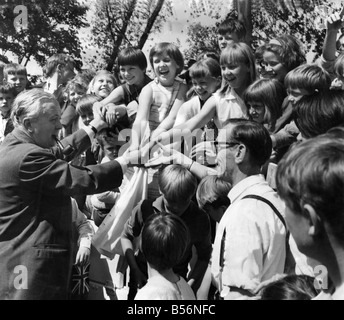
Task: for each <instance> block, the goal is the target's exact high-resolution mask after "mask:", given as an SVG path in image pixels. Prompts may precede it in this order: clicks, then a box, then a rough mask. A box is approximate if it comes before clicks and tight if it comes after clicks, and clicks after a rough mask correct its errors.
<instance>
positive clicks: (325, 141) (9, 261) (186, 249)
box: [0, 13, 344, 300]
mask: <svg viewBox="0 0 344 320" xmlns="http://www.w3.org/2000/svg"><path fill="white" fill-rule="evenodd" d="M343 26H344V19H343V17H342V14H341V13H335V14H333V15H331V16H330V17H328V20H327V32H326V38H325V39H324V45H323V54H322V56H321V58H320V60H319V61H317V62H316V63H313V64H309V63H307V60H306V52H305V51H304V50H303V44H302V43H301V42H300V41H299V40H298V39H296V38H295V37H294V36H292V35H282V36H278V37H273V38H271V39H269V40H268V41H267V42H266V43H263V44H261V46H259V47H258V48H256V49H255V50H253V49H252V48H251V46H249V45H248V44H247V43H245V38H246V29H245V26H244V24H243V23H242V22H240V21H239V20H237V19H235V18H228V19H226V20H225V21H223V22H222V23H221V24H220V26H219V28H218V44H219V52H220V53H218V52H216V51H214V52H208V51H207V52H203V53H202V54H200V55H199V56H198V57H195V59H193V60H192V63H189V64H188V68H187V70H184V69H185V68H184V67H185V65H186V63H185V61H184V57H183V54H182V52H181V51H180V49H179V48H178V47H177V46H176V45H175V44H172V43H168V42H162V43H157V44H156V45H155V46H153V48H152V49H151V51H150V53H149V57H146V56H145V54H144V53H143V52H142V51H141V50H140V49H138V48H134V47H127V48H125V49H123V50H121V51H120V53H119V55H118V59H117V69H118V73H112V72H110V71H107V70H89V69H87V70H80V71H79V72H77V73H76V72H75V68H74V61H73V59H72V58H71V57H69V56H68V55H66V54H56V55H53V56H52V57H51V58H49V59H48V60H47V62H46V64H45V66H44V68H43V72H44V76H45V79H46V81H45V82H44V83H43V84H41V85H40V86H36V87H32V86H30V85H29V83H28V79H27V71H26V68H25V67H23V66H21V65H19V64H16V63H9V64H7V65H5V66H4V70H3V72H4V79H3V84H2V85H0V103H1V104H0V112H1V121H0V299H20V300H23V299H29V300H30V299H32V300H33V299H37V300H41V299H81V296H82V299H87V292H88V290H89V288H88V286H87V285H85V286H86V292H85V291H83V292H82V293H83V294H82V295H80V288H79V287H76V286H75V283H74V282H73V281H74V277H73V275H74V274H76V273H79V274H80V273H81V271H80V269H82V270H83V272H86V271H87V270H89V269H90V268H92V267H93V266H92V263H93V264H96V263H97V260H92V259H90V257H91V255H92V250H96V248H95V247H94V246H92V241H93V238H94V235H95V234H96V232H97V228H98V227H100V226H101V225H102V223H103V222H104V221H106V219H107V217H108V216H109V214H110V212H113V209H114V208H115V205H116V203H117V201H118V199H119V198H121V194H122V192H123V190H124V188H125V186H128V184H130V179H131V178H132V177H133V173H132V172H133V170H134V169H135V167H138V168H144V170H146V172H147V175H148V179H147V190H148V192H147V196H146V197H144V198H142V199H140V201H139V202H138V203H137V204H135V206H134V209H133V210H132V212H130V217H129V218H128V220H127V222H126V223H125V226H124V228H123V231H122V234H121V236H120V244H121V248H122V251H123V256H122V258H124V260H125V262H126V264H127V268H129V269H128V270H129V272H128V274H127V275H128V279H126V281H127V286H128V288H129V293H128V296H127V299H128V300H135V299H136V300H154V299H162V300H196V299H197V300H216V299H217V300H237V299H240V300H242V299H247V300H250V299H254V300H273V299H275V300H321V299H324V300H341V299H344V282H343V280H342V279H343V273H344V271H343V270H344V269H341V267H344V266H343V265H342V264H343V261H344V259H343V257H344V245H343V240H342V238H343V232H342V231H343V229H342V228H344V203H343V201H344V200H343V199H344V197H343V193H344V91H343V90H344V84H343V83H344V82H342V81H344V78H343V77H344V75H343V70H344V52H343V53H342V52H338V51H337V46H336V42H337V39H338V37H339V36H340V30H341V28H342V27H343ZM147 61H149V63H150V66H151V68H152V70H153V72H154V77H155V78H154V79H151V78H150V77H149V76H148V75H147V72H146V71H147V68H148V62H147ZM129 200H130V199H128V201H129ZM114 214H116V212H115V213H114ZM342 224H343V225H342ZM90 260H91V262H90ZM122 261H123V260H122ZM18 266H21V267H24V268H25V270H26V273H25V275H22V274H20V273H18ZM320 269H321V270H326V272H323V273H321V274H320V275H319V272H318V271H319V270H320ZM18 277H20V281H18ZM85 293H86V294H85Z"/></svg>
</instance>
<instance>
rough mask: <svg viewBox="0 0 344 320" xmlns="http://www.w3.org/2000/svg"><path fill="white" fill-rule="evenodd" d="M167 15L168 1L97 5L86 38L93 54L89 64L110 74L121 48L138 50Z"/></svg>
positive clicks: (118, 0)
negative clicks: (89, 31)
mask: <svg viewBox="0 0 344 320" xmlns="http://www.w3.org/2000/svg"><path fill="white" fill-rule="evenodd" d="M171 14H172V9H171V1H170V0H100V1H97V3H96V7H95V16H94V19H93V21H92V29H91V37H90V43H91V45H94V47H95V48H94V49H95V50H96V51H95V52H96V53H95V55H94V56H93V58H91V59H90V61H89V63H91V64H95V65H98V66H99V64H103V67H104V68H106V69H107V70H110V71H111V70H112V69H113V68H114V65H115V60H116V58H117V55H118V53H119V51H120V50H121V49H122V48H123V47H125V46H127V45H131V46H136V47H139V48H141V49H142V48H143V46H144V45H145V43H146V41H147V39H148V37H149V35H150V34H151V33H154V32H159V31H160V30H161V28H162V26H163V23H164V22H165V21H166V18H167V17H169V16H170V15H171ZM99 58H102V59H101V61H100V60H99Z"/></svg>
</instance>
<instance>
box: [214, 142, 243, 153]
mask: <svg viewBox="0 0 344 320" xmlns="http://www.w3.org/2000/svg"><path fill="white" fill-rule="evenodd" d="M239 144H240V142H219V141H214V146H215V149H216V152H219V151H220V150H222V149H229V148H233V147H235V146H238V145H239Z"/></svg>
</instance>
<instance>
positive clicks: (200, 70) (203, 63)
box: [189, 58, 221, 79]
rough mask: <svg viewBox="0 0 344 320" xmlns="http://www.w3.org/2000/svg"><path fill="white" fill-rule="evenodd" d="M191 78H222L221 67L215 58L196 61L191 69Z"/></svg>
mask: <svg viewBox="0 0 344 320" xmlns="http://www.w3.org/2000/svg"><path fill="white" fill-rule="evenodd" d="M189 72H190V77H191V78H193V79H197V78H205V77H208V76H210V77H214V78H219V77H221V66H220V64H219V62H218V61H216V60H215V59H213V58H204V59H200V60H198V61H196V62H195V63H194V64H193V65H192V66H191V68H190V70H189Z"/></svg>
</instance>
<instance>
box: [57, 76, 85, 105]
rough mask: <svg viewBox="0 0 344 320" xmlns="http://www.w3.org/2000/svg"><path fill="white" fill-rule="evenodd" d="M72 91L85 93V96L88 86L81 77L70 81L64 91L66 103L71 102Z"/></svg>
mask: <svg viewBox="0 0 344 320" xmlns="http://www.w3.org/2000/svg"><path fill="white" fill-rule="evenodd" d="M72 91H74V92H76V91H78V92H83V93H84V94H85V93H86V91H87V84H86V83H85V82H84V81H83V79H81V78H79V77H77V78H73V79H71V80H69V81H68V82H67V84H66V87H65V88H64V89H63V98H64V99H65V101H68V100H69V97H70V93H71V92H72Z"/></svg>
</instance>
